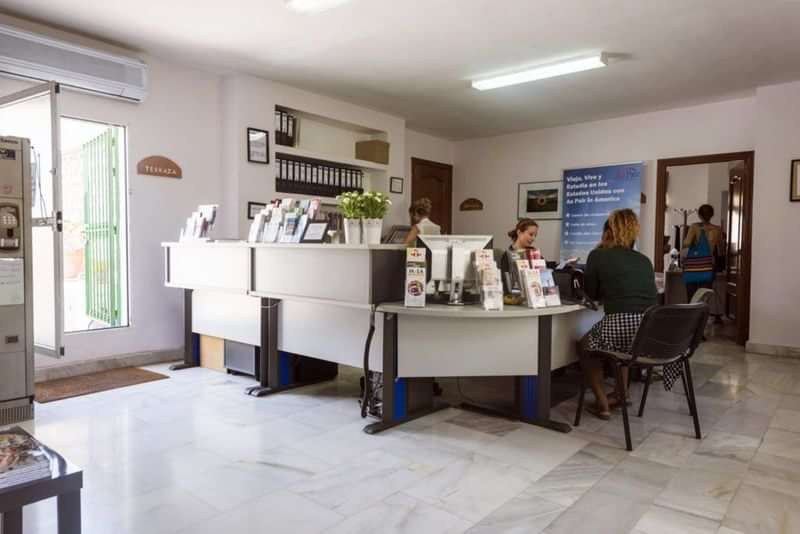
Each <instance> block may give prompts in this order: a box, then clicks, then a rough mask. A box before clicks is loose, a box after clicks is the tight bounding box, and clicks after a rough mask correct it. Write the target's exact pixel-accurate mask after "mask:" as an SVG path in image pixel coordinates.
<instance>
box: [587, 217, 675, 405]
mask: <svg viewBox="0 0 800 534" xmlns="http://www.w3.org/2000/svg"><path fill="white" fill-rule="evenodd" d="M638 235H639V220H638V218H637V217H636V214H635V213H634V212H633V210H630V209H621V210H614V211H612V212H611V214H610V215H609V217H608V220H607V221H606V223H605V225H604V226H603V236H602V239H601V241H600V244H599V245H598V246H597V248H595V249H594V250H593V251H592V252H590V253H589V257H588V258H587V260H586V269H585V271H584V286H585V287H584V291H585V293H586V296H587V297H589V298H591V299H594V300H597V301H600V302H601V303H602V304H603V307H604V311H605V315H604V316H603V318H602V319H601V320H600V321H599V322H598V323H597V324H595V325H594V326H593V327H592V329H591V330H590V331H589V332H588V333H587V334H586V335H585V336H584V338H583V339H582V340H581V342H580V344H581V346H580V349H581V350H580V356H581V366H582V368H583V372H584V376H585V379H586V382H587V383H588V384H589V386H590V387H591V388H592V391H593V392H594V395H595V399H596V404H595V405H594V406H589V407H587V410H588V411H589V412H590V413H592V414H593V415H595V416H597V417H599V418H600V419H609V418H610V416H611V410H612V409H614V408H616V407H617V406H619V403H620V402H621V401H622V399H625V401H626V402H627V397H628V392H627V376H624V377H623V383H622V384H617V388H616V391H615V392H612V393H609V394H606V392H605V390H604V388H603V360H602V359H601V358H599V357H598V351H611V352H624V353H630V351H631V345H632V344H633V338H634V336H636V330H637V329H638V328H639V323H640V322H641V320H642V317H643V316H644V311H645V310H646V309H647V308H649V307H650V306H653V305H654V304H656V298H657V292H656V284H655V275H654V273H653V264H652V263H651V262H650V260H649V259H648V258H647V256H645V255H644V254H642V253H640V252H637V251H636V250H633V245H634V243H635V242H636V238H637V237H638ZM665 373H666V370H665Z"/></svg>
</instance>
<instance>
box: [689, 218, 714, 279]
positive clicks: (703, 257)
mask: <svg viewBox="0 0 800 534" xmlns="http://www.w3.org/2000/svg"><path fill="white" fill-rule="evenodd" d="M713 279H714V256H712V254H711V247H710V246H709V244H708V238H706V231H705V230H704V229H703V228H700V235H699V236H698V238H697V240H696V241H695V243H694V244H693V245H692V246H690V247H689V250H688V252H687V253H686V258H685V259H684V260H683V281H684V282H686V283H687V284H699V283H702V282H709V281H711V280H713Z"/></svg>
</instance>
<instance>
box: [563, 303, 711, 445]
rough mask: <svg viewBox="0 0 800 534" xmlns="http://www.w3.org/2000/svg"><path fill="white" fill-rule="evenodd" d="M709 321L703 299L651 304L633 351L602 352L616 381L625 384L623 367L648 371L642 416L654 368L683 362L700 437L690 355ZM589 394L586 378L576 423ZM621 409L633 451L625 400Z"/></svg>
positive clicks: (686, 389)
mask: <svg viewBox="0 0 800 534" xmlns="http://www.w3.org/2000/svg"><path fill="white" fill-rule="evenodd" d="M707 321H708V305H707V304H706V303H704V302H699V303H695V304H672V305H667V306H651V307H650V308H648V309H647V311H646V312H645V314H644V317H643V318H642V322H641V323H640V324H639V329H638V330H637V331H636V337H635V338H634V340H633V346H632V350H631V354H626V353H621V352H607V351H600V354H602V355H604V356H606V357H608V358H609V359H610V360H611V362H612V363H613V364H614V369H615V371H616V381H617V385H618V387H619V384H622V376H623V373H622V368H623V367H626V368H628V370H629V373H628V374H629V375H630V370H631V369H635V368H642V369H646V370H647V375H646V377H645V383H644V391H643V393H642V401H641V405H640V406H639V417H641V416H642V414H644V406H645V403H646V402H647V392H648V390H649V389H650V382H651V379H652V377H653V369H654V368H656V367H663V366H665V365H667V364H672V363H680V364H682V373H681V375H682V377H681V378H682V380H683V385H684V389H685V391H686V398H687V401H688V403H689V413H691V414H692V418H693V419H694V433H695V437H696V438H697V439H701V437H702V436H701V434H700V420H699V418H698V416H697V401H696V399H695V395H694V384H693V382H692V369H691V367H690V365H689V358H691V357H692V354H694V351H695V349H697V346H698V345H699V344H700V341H701V339H702V337H703V330H704V329H705V325H706V322H707ZM585 394H586V383H585V380H582V382H581V390H580V393H579V395H578V411H577V413H576V414H575V426H578V425H579V424H580V421H581V414H582V412H583V399H584V395H585ZM620 406H621V408H622V422H623V424H624V426H625V446H626V448H627V449H628V450H629V451H631V450H633V446H632V444H631V430H630V424H629V422H628V407H627V406H626V403H625V402H622V403H620Z"/></svg>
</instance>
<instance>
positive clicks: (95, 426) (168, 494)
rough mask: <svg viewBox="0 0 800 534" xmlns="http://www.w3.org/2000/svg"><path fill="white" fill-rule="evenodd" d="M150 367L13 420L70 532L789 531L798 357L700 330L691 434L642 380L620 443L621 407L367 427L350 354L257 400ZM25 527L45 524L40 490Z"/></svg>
mask: <svg viewBox="0 0 800 534" xmlns="http://www.w3.org/2000/svg"><path fill="white" fill-rule="evenodd" d="M151 369H154V370H156V371H159V372H163V373H166V374H169V375H170V379H169V380H161V381H157V382H151V383H147V384H141V385H137V386H132V387H129V388H124V389H118V390H114V391H108V392H104V393H99V394H95V395H90V396H85V397H79V398H74V399H68V400H64V401H58V402H53V403H49V404H44V405H38V406H37V417H36V422H35V424H28V425H26V426H27V427H28V428H29V429H30V430H31V431H33V432H35V434H36V435H37V436H38V437H39V438H40V439H41V440H42V441H43V442H45V443H46V444H48V445H50V446H52V447H53V448H56V449H57V450H59V451H60V452H62V453H63V454H64V455H65V456H67V457H68V458H70V459H71V460H72V461H73V462H74V463H76V464H78V465H80V466H82V467H83V468H84V469H85V489H84V492H83V511H84V515H83V523H84V534H98V533H102V534H173V533H174V534H212V533H214V534H217V533H225V534H250V533H253V534H254V533H265V532H269V533H271V534H272V533H282V532H286V533H293V534H296V533H316V532H326V533H327V532H331V533H360V532H365V533H367V532H380V533H384V532H408V533H414V534H424V533H439V532H441V533H459V532H470V533H500V532H514V533H536V532H545V533H568V534H574V533H582V532H585V533H591V534H602V533H609V534H625V533H635V534H666V533H676V534H677V533H681V534H683V533H694V534H700V533H703V534H705V533H708V534H716V533H719V534H737V533H738V534H755V533H783V534H786V533H797V532H800V360H791V359H780V358H774V357H768V356H759V355H752V354H744V353H743V352H742V351H741V350H740V349H739V348H737V347H736V346H735V345H731V344H726V343H715V342H708V343H706V344H705V345H704V346H703V347H702V348H701V350H700V351H699V352H698V354H696V356H695V358H694V361H693V369H694V374H695V381H696V389H697V398H698V406H699V410H700V419H701V425H702V429H703V435H704V439H703V440H702V441H698V440H695V439H694V437H693V431H692V421H691V418H690V417H689V413H688V409H687V406H686V402H685V397H684V396H683V395H682V392H681V391H680V385H678V386H676V390H674V391H673V392H667V391H664V389H663V388H662V387H660V385H656V386H654V387H653V388H651V393H650V398H649V400H648V406H647V410H646V412H645V416H644V417H643V418H642V419H639V418H637V417H632V426H633V439H634V444H635V447H636V448H635V450H634V451H633V452H632V453H627V452H626V451H625V450H624V447H623V444H624V439H623V433H622V422H621V417H620V415H619V413H615V414H614V415H613V416H612V419H611V420H610V421H607V422H604V421H600V420H598V419H595V418H593V417H592V416H591V415H588V414H587V415H586V416H584V418H583V422H582V424H581V426H580V427H579V428H576V429H575V430H573V432H571V433H569V434H558V433H555V432H551V431H547V430H543V429H540V428H537V427H532V426H528V425H523V424H520V423H517V422H513V421H507V420H504V419H498V418H492V417H487V416H484V415H479V414H476V413H474V412H470V411H465V410H461V409H456V408H449V409H447V410H444V411H440V412H437V413H435V414H433V415H431V416H429V417H426V418H424V419H420V420H417V421H414V422H412V423H409V424H406V425H403V426H401V427H398V428H396V429H393V430H391V431H387V432H385V433H383V434H380V435H377V436H369V435H367V434H365V433H363V432H362V430H361V429H362V427H363V426H364V424H365V423H364V421H363V420H362V419H361V418H360V416H359V410H358V408H357V404H356V401H355V400H354V397H355V395H356V394H357V391H358V373H357V371H355V370H352V371H346V372H342V373H341V375H340V377H339V378H338V380H337V381H336V382H331V383H325V384H319V385H317V386H314V387H309V388H303V389H299V390H294V391H291V392H287V393H283V394H280V395H275V396H272V397H267V398H262V399H255V398H251V397H247V396H245V395H244V394H243V389H244V387H245V386H246V385H251V384H252V382H251V380H249V379H247V378H243V377H236V376H230V375H225V374H221V373H217V372H213V371H209V370H206V369H189V370H185V371H179V372H175V373H173V372H170V371H168V370H167V367H166V366H164V365H159V366H153V367H151ZM451 386H452V384H451V383H449V382H444V387H445V389H446V392H447V393H448V395H450V396H452V395H453V392H452V387H451ZM465 389H467V388H465ZM471 391H472V390H471ZM457 393H458V392H456V394H457ZM465 393H466V391H465ZM637 399H638V391H634V400H637ZM574 410H575V400H574V399H570V400H567V401H565V402H562V403H561V404H559V405H558V406H557V407H556V408H555V409H554V412H555V417H556V418H559V419H562V420H567V421H571V419H572V417H573V416H574ZM24 524H25V527H24V528H25V532H26V533H29V534H55V532H56V507H55V502H53V501H52V500H51V501H45V502H42V503H39V504H37V505H34V506H29V507H26V508H25V511H24Z"/></svg>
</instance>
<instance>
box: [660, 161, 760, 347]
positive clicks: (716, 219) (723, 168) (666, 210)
mask: <svg viewBox="0 0 800 534" xmlns="http://www.w3.org/2000/svg"><path fill="white" fill-rule="evenodd" d="M753 159H754V153H753V152H736V153H726V154H712V155H706V156H692V157H686V158H671V159H663V160H658V169H657V182H656V213H657V214H661V215H659V216H657V217H656V224H655V248H654V250H655V251H656V254H655V258H654V260H655V261H654V264H655V270H656V272H663V273H664V275H665V280H666V284H665V286H666V300H667V302H671V303H679V302H686V301H687V299H688V293H687V289H686V285H685V284H684V282H683V277H682V261H683V255H684V254H685V251H686V243H685V239H686V237H687V233H688V231H689V229H690V227H691V226H692V225H693V224H694V223H697V222H699V221H700V219H699V217H698V213H697V211H698V209H699V207H700V206H701V205H704V204H706V205H708V206H711V210H710V211H709V212H713V214H714V215H713V217H712V219H711V222H712V223H713V224H715V225H717V226H718V227H720V228H721V231H722V235H721V237H720V238H717V239H718V240H719V243H720V247H719V254H718V257H717V258H715V275H714V279H713V282H712V284H711V288H712V289H713V290H714V298H713V299H712V302H711V313H712V315H713V316H714V317H715V329H714V332H715V335H716V336H721V337H724V338H728V339H731V340H733V341H735V342H736V343H738V344H740V345H744V344H745V343H746V342H747V339H748V337H749V324H750V266H751V256H750V251H751V246H750V245H751V238H752V221H753V217H752V198H753ZM706 210H708V208H706ZM670 251H671V252H672V254H670ZM681 251H682V252H683V253H681ZM712 253H713V251H712Z"/></svg>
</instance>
